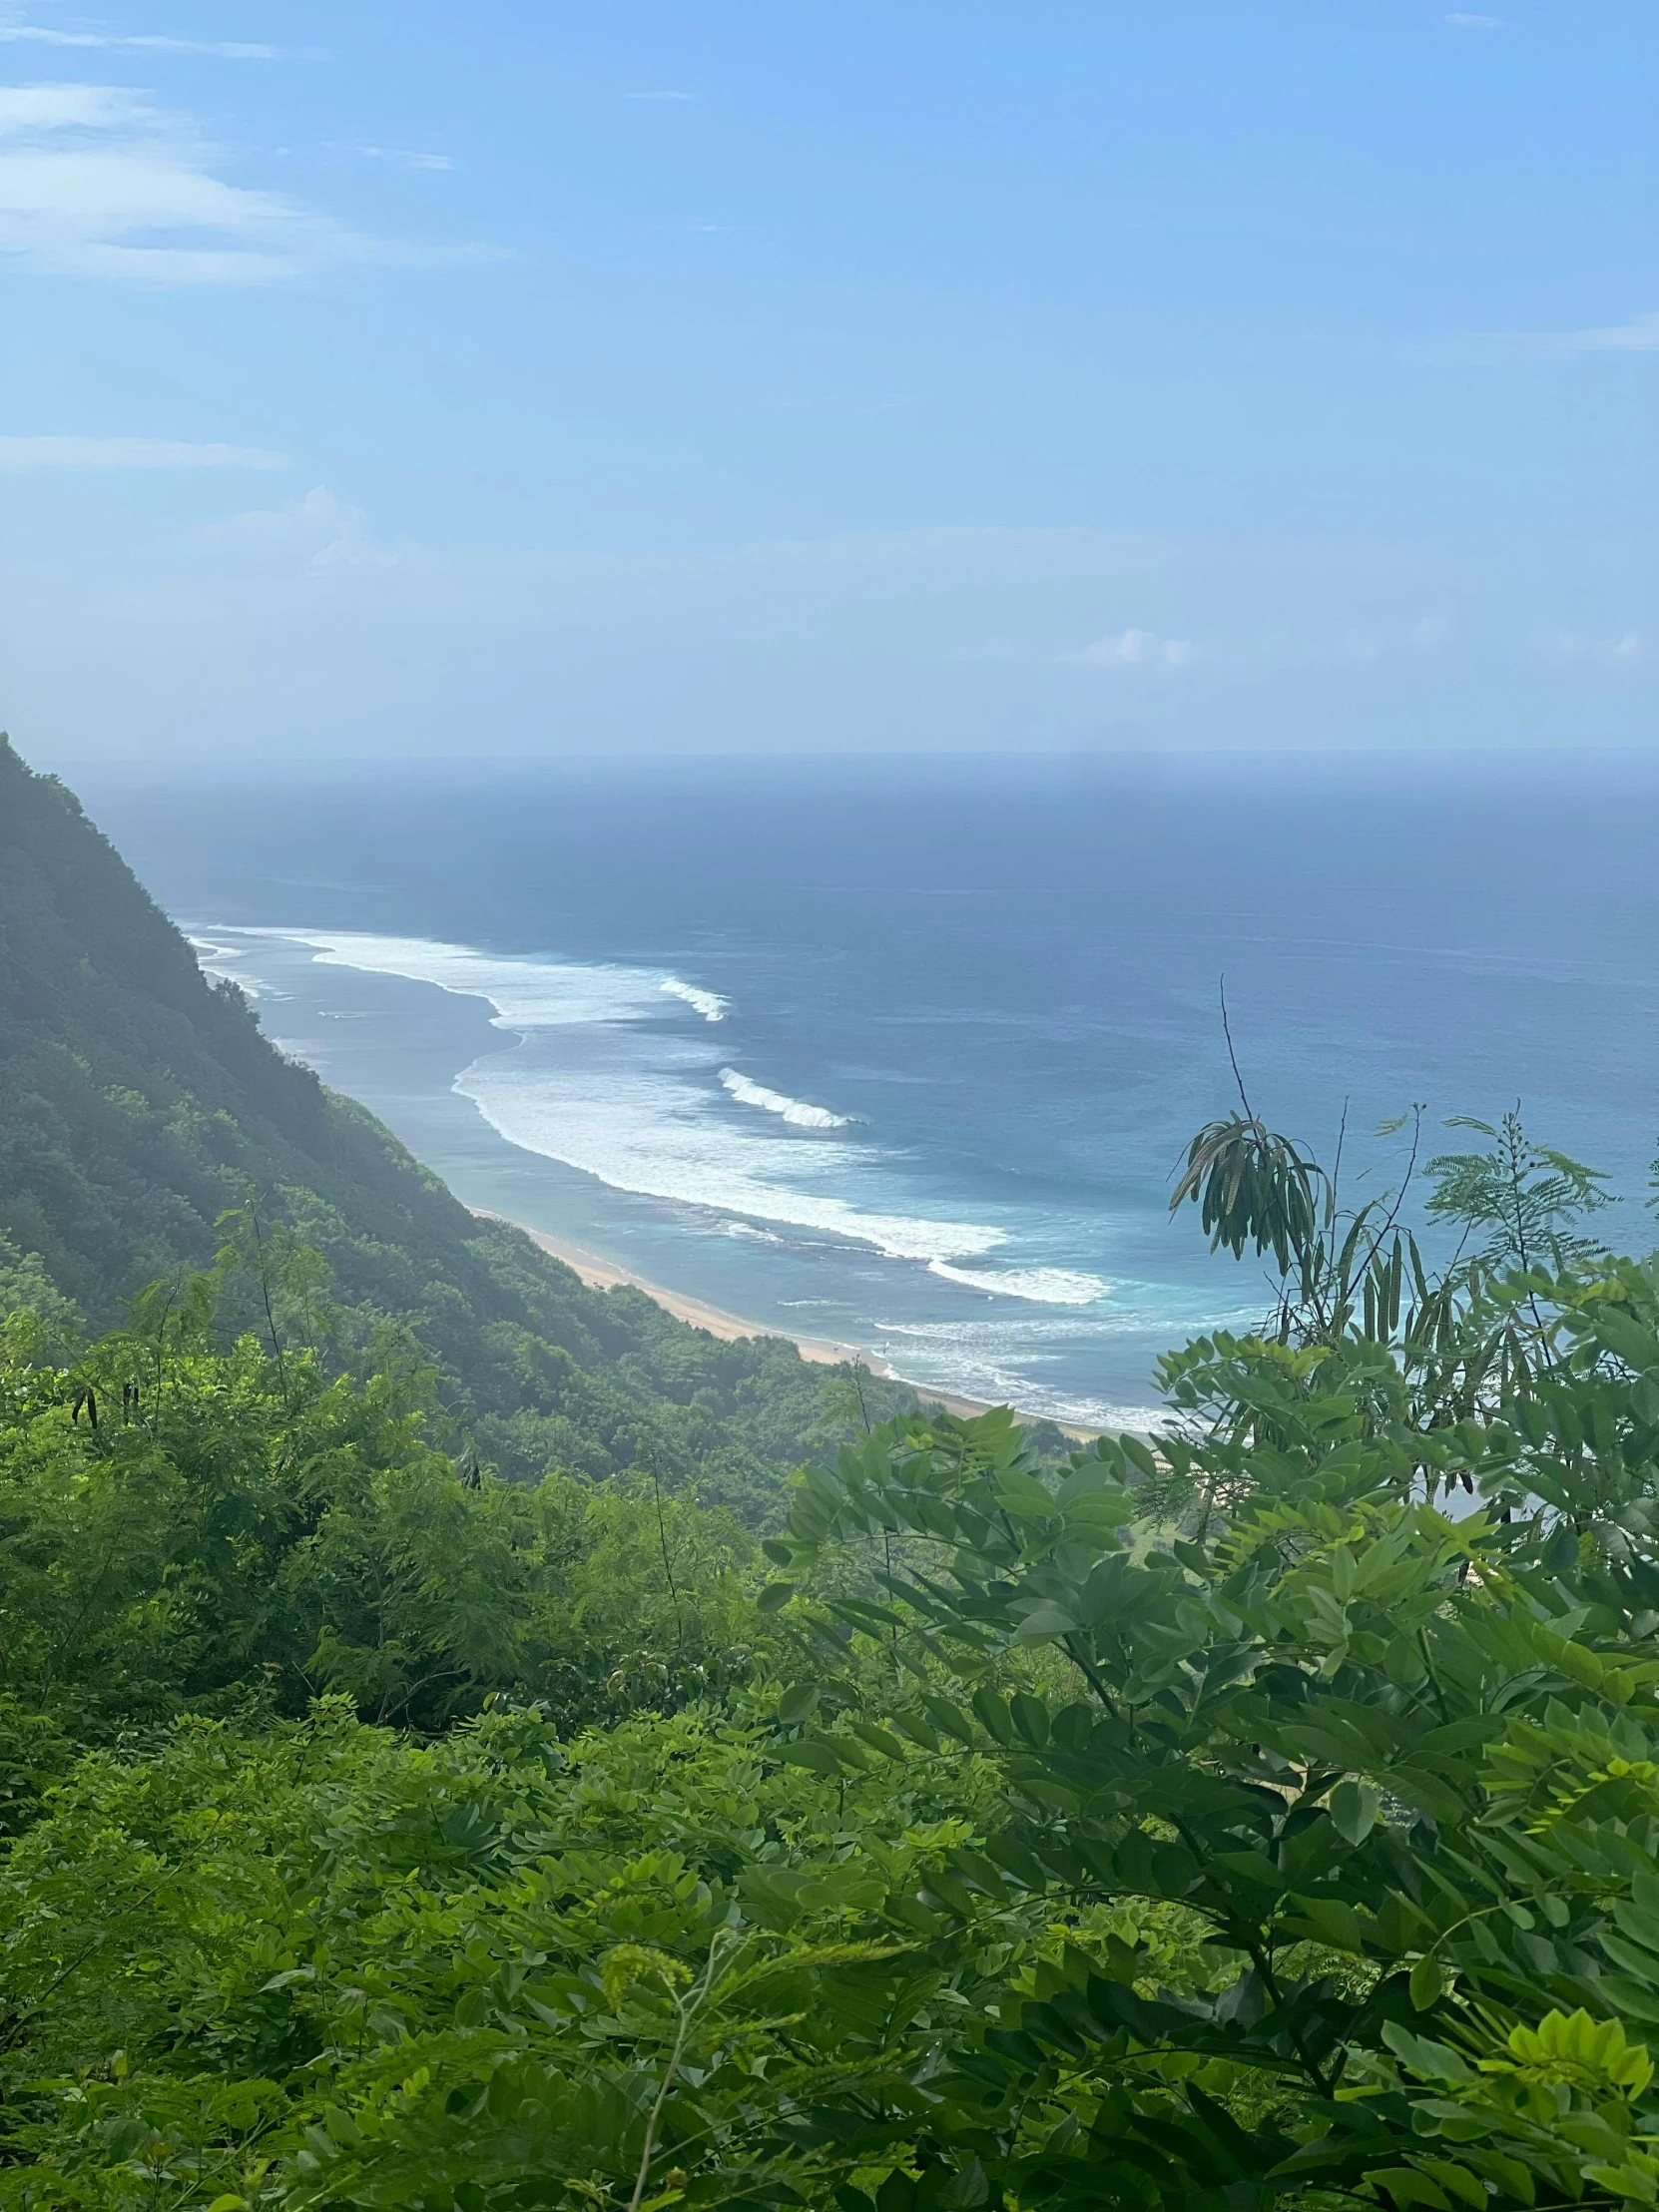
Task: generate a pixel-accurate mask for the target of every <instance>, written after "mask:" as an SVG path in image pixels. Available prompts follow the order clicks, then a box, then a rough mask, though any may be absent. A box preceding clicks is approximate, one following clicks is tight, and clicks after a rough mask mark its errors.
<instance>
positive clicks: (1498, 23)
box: [1446, 9, 1503, 31]
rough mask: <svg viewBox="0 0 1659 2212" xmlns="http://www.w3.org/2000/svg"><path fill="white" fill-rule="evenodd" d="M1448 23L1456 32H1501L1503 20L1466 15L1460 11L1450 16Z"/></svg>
mask: <svg viewBox="0 0 1659 2212" xmlns="http://www.w3.org/2000/svg"><path fill="white" fill-rule="evenodd" d="M1446 21H1447V22H1448V23H1449V24H1450V25H1451V27H1452V29H1453V30H1454V31H1501V30H1502V28H1503V18H1502V17H1501V16H1496V15H1465V14H1464V13H1463V12H1462V11H1461V10H1460V9H1459V10H1458V12H1457V13H1456V14H1455V15H1448V16H1447V17H1446Z"/></svg>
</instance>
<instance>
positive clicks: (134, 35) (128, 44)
mask: <svg viewBox="0 0 1659 2212" xmlns="http://www.w3.org/2000/svg"><path fill="white" fill-rule="evenodd" d="M25 44H28V45H32V46H75V47H117V48H121V49H124V50H127V51H130V52H135V53H145V54H212V55H216V56H217V57H218V58H219V59H220V60H221V61H233V62H274V61H277V60H278V59H279V58H280V54H281V49H280V48H279V47H276V46H256V45H250V44H248V43H246V42H245V41H243V40H241V39H202V38H166V37H163V36H160V35H159V34H155V33H149V32H121V31H55V30H49V29H47V28H46V26H45V25H44V24H39V23H7V24H0V45H6V46H21V45H25Z"/></svg>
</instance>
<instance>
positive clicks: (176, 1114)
mask: <svg viewBox="0 0 1659 2212" xmlns="http://www.w3.org/2000/svg"><path fill="white" fill-rule="evenodd" d="M251 1192H254V1193H257V1203H256V1205H255V1207H254V1210H253V1211H252V1212H250V1211H248V1205H249V1198H250V1193H251ZM235 1209H241V1210H242V1220H243V1227H242V1229H240V1230H238V1231H237V1232H236V1235H238V1236H240V1237H241V1238H242V1239H243V1242H244V1245H245V1246H246V1247H247V1249H245V1250H244V1251H243V1253H242V1255H241V1257H242V1259H243V1260H244V1261H245V1262H247V1263H249V1264H247V1265H245V1266H244V1267H242V1268H241V1269H240V1270H239V1272H238V1274H237V1277H236V1279H235V1280H234V1281H229V1282H228V1283H227V1292H228V1298H227V1303H226V1305H225V1309H224V1318H225V1320H226V1322H227V1324H228V1326H229V1328H230V1331H231V1333H232V1334H236V1333H239V1332H240V1331H241V1330H243V1329H250V1330H254V1331H256V1332H257V1333H258V1334H260V1335H261V1336H262V1337H263V1338H264V1339H265V1341H266V1343H267V1346H268V1349H269V1348H270V1347H271V1345H272V1342H273V1340H272V1335H271V1323H272V1319H273V1317H272V1315H271V1314H270V1313H268V1312H267V1301H266V1298H265V1294H264V1289H263V1287H262V1265H261V1256H260V1252H259V1250H258V1238H263V1239H264V1240H265V1242H266V1244H267V1246H268V1247H271V1248H274V1249H273V1250H271V1251H269V1252H268V1254H267V1258H268V1259H279V1258H280V1257H281V1252H282V1248H283V1247H284V1244H285V1246H286V1248H287V1250H288V1251H289V1253H290V1255H291V1252H292V1251H293V1250H296V1249H298V1248H301V1247H302V1248H305V1249H308V1250H309V1251H311V1252H313V1253H314V1254H316V1255H317V1256H318V1259H319V1261H320V1263H322V1264H324V1265H325V1266H326V1269H327V1271H328V1282H327V1285H326V1292H327V1300H328V1301H331V1306H330V1305H328V1304H326V1303H319V1301H320V1300H321V1297H322V1290H323V1285H322V1283H321V1280H320V1278H319V1279H318V1282H317V1283H316V1285H314V1286H313V1287H312V1290H311V1291H310V1292H309V1293H302V1292H301V1291H300V1289H299V1287H298V1286H296V1285H295V1284H294V1283H293V1281H292V1279H291V1271H290V1273H289V1279H288V1282H287V1290H286V1295H287V1296H288V1297H289V1298H290V1299H293V1300H296V1301H297V1307H296V1310H294V1311H288V1310H286V1309H284V1310H283V1312H281V1313H279V1314H278V1315H277V1317H276V1318H277V1323H278V1327H279V1331H280V1333H281V1334H282V1335H283V1336H284V1338H285V1336H287V1335H289V1334H291V1335H292V1336H293V1337H294V1340H295V1341H296V1342H298V1343H301V1344H303V1343H311V1342H317V1343H319V1344H325V1345H326V1348H327V1349H328V1351H329V1353H330V1355H331V1356H332V1357H334V1358H335V1359H337V1360H347V1359H350V1358H363V1357H368V1358H374V1357H377V1356H378V1354H377V1352H376V1349H375V1348H376V1344H377V1339H378V1338H379V1335H380V1333H381V1331H382V1329H383V1325H384V1324H385V1323H386V1322H387V1321H393V1322H395V1323H396V1324H398V1325H399V1326H401V1327H402V1328H404V1329H406V1330H408V1331H410V1332H412V1334H413V1336H414V1337H415V1339H416V1340H417V1342H418V1345H419V1347H420V1356H421V1358H422V1359H423V1360H424V1361H426V1362H427V1363H429V1364H430V1365H431V1366H432V1367H433V1368H434V1369H435V1371H436V1374H437V1378H438V1391H439V1396H440V1399H441V1402H442V1404H443V1406H444V1408H445V1410H446V1412H447V1413H448V1415H449V1418H450V1421H451V1423H452V1424H453V1447H454V1449H455V1450H456V1451H457V1452H459V1451H461V1450H463V1449H465V1450H471V1451H473V1452H475V1453H476V1454H478V1455H480V1456H482V1457H484V1458H487V1459H489V1460H491V1461H493V1462H494V1464H495V1465H497V1466H498V1467H500V1468H501V1470H502V1471H503V1473H504V1474H507V1475H510V1476H514V1477H517V1478H520V1479H524V1480H530V1481H534V1480H536V1479H538V1478H539V1477H540V1476H541V1475H542V1474H543V1473H544V1472H546V1471H547V1470H548V1469H549V1468H550V1467H562V1468H563V1469H565V1470H566V1471H567V1472H571V1473H583V1474H588V1475H592V1476H594V1477H599V1478H603V1477H607V1476H611V1475H615V1474H617V1473H619V1472H621V1471H622V1470H624V1469H626V1468H628V1467H630V1466H634V1465H637V1464H640V1463H643V1462H646V1461H649V1462H650V1463H651V1464H653V1465H655V1466H656V1467H657V1468H658V1471H659V1474H660V1476H661V1478H662V1479H663V1480H664V1481H665V1482H667V1483H668V1484H670V1486H673V1485H675V1484H678V1483H682V1482H695V1483H696V1484H697V1487H698V1488H699V1490H700V1491H701V1493H702V1494H703V1495H704V1496H705V1497H708V1498H711V1499H718V1500H719V1501H720V1502H722V1503H725V1504H727V1505H730V1506H731V1507H732V1508H733V1510H735V1511H736V1512H738V1513H740V1514H741V1515H743V1516H744V1517H745V1518H746V1519H748V1520H750V1521H751V1522H752V1523H754V1524H756V1525H761V1526H765V1525H770V1524H771V1523H772V1522H773V1521H775V1520H776V1518H777V1515H778V1511H779V1489H780V1485H781V1482H782V1480H783V1478H784V1477H785V1476H786V1475H787V1474H788V1472H789V1471H790V1469H791V1468H792V1467H794V1466H795V1465H797V1464H798V1463H799V1461H800V1460H801V1458H802V1457H803V1456H804V1455H805V1454H806V1453H807V1452H808V1451H809V1450H811V1449H812V1448H813V1442H814V1435H815V1431H816V1429H817V1426H818V1422H819V1418H820V1411H821V1408H820V1397H819V1392H820V1383H821V1379H822V1371H820V1370H815V1369H813V1368H811V1367H809V1366H808V1365H807V1364H806V1363H805V1362H804V1361H803V1360H802V1359H801V1357H800V1355H799V1354H798V1353H797V1351H796V1349H795V1347H794V1346H793V1345H791V1344H788V1343H786V1342H784V1341H782V1340H780V1339H776V1338H773V1339H764V1340H753V1339H752V1340H748V1341H745V1342H742V1343H737V1344H725V1343H719V1342H717V1341H715V1340H714V1339H713V1338H710V1337H708V1336H707V1335H705V1334H703V1333H702V1332H700V1331H696V1330H692V1329H689V1328H687V1327H686V1326H685V1325H684V1324H683V1323H681V1322H678V1321H675V1320H673V1319H672V1318H671V1317H670V1316H669V1315H667V1314H666V1313H664V1312H663V1310H662V1309H661V1308H660V1307H659V1306H657V1305H656V1304H655V1303H654V1302H653V1301H652V1300H650V1299H649V1298H646V1297H645V1296H644V1295H643V1294H642V1293H640V1292H638V1291H633V1290H619V1291H612V1292H598V1291H591V1290H588V1289H587V1288H586V1287H585V1286H584V1285H583V1284H581V1283H580V1282H579V1281H578V1280H577V1278H576V1276H575V1275H574V1274H572V1272H571V1271H570V1269H568V1268H566V1267H564V1266H563V1265H562V1264H561V1263H560V1262H559V1261H557V1260H554V1259H551V1258H549V1257H548V1256H547V1255H546V1254H545V1253H543V1252H541V1251H540V1250H538V1249H537V1247H536V1246H535V1245H533V1244H532V1243H531V1241H530V1240H529V1239H528V1238H527V1237H525V1236H524V1235H522V1234H521V1233H520V1232H519V1231H518V1230H516V1229H513V1228H511V1227H510V1226H508V1225H507V1224H505V1223H502V1222H495V1221H486V1220H481V1219H479V1218H478V1217H476V1216H474V1215H472V1214H470V1213H468V1212H467V1210H466V1209H465V1208H464V1207H463V1206H461V1205H459V1204H458V1203H457V1201H456V1200H455V1199H454V1198H453V1197H452V1196H451V1195H450V1193H449V1192H448V1191H447V1190H445V1189H444V1188H443V1186H442V1185H441V1184H440V1183H439V1182H438V1181H437V1179H436V1178H435V1177H434V1176H432V1175H430V1174H429V1173H428V1172H427V1171H426V1170H425V1169H423V1168H421V1167H420V1166H419V1165H418V1164H417V1163H416V1162H415V1161H414V1160H412V1159H411V1158H410V1157H409V1155H408V1154H407V1152H405V1151H404V1149H403V1147H402V1146H401V1145H400V1144H398V1142H397V1141H396V1139H395V1138H394V1137H393V1136H392V1135H391V1134H390V1132H389V1131H388V1130H386V1129H385V1128H383V1127H382V1126H381V1125H380V1124H379V1123H378V1122H377V1121H375V1120H374V1119H373V1117H372V1116H371V1115H369V1114H367V1113H365V1112H364V1110H363V1109H362V1108H361V1107H360V1106H358V1105H356V1104H354V1103H353V1102H352V1101H351V1100H349V1099H344V1098H340V1097H338V1096H336V1095H335V1094H334V1093H332V1092H330V1091H327V1090H325V1089H324V1088H323V1086H322V1085H321V1084H320V1083H319V1082H318V1081H317V1079H316V1077H315V1076H314V1075H313V1074H312V1072H311V1071H310V1069H308V1068H306V1067H303V1066H300V1065H299V1064H297V1063H296V1062H294V1061H291V1060H287V1059H285V1058H284V1057H283V1056H282V1055H281V1054H280V1053H278V1052H277V1051H276V1050H275V1049H274V1048H273V1047H272V1045H271V1044H270V1043H269V1042H268V1041H267V1039H266V1038H265V1037H264V1036H263V1035H262V1034H261V1031H260V1027H259V1021H258V1017H257V1015H256V1014H255V1012H254V1010H253V1009H252V1008H251V1007H250V1006H249V1004H248V1003H247V1001H246V999H245V998H244V997H243V994H242V993H241V992H240V991H239V990H238V989H237V988H236V986H235V985H234V984H231V983H210V982H209V981H208V980H207V978H206V977H205V976H204V975H203V974H202V971H201V969H200V968H199V966H198V965H197V961H196V957H195V954H194V953H193V952H192V951H191V948H190V946H189V945H188V944H187V943H186V941H185V939H184V938H183V937H182V936H181V935H180V933H179V931H178V930H177V929H176V928H175V927H174V926H173V924H172V923H171V922H170V921H169V920H168V918H167V916H166V915H165V914H163V913H162V912H161V911H160V909H159V908H158V907H157V906H156V905H155V904H154V902H153V901H152V900H151V899H150V898H149V897H148V896H147V895H146V894H145V892H144V891H143V890H142V889H141V887H140V886H139V884H138V883H137V882H136V881H135V880H134V878H133V876H132V874H131V872H130V871H129V870H128V868H127V867H126V866H125V864H124V863H123V862H122V860H121V858H120V856H119V855H118V854H117V853H116V852H115V851H114V850H113V849H112V848H111V846H110V845H109V844H108V842H107V841H106V840H105V839H104V838H103V837H102V836H100V835H99V833H98V831H97V830H95V829H94V828H93V827H92V825H91V824H90V823H89V822H88V821H87V820H86V818H85V816H84V815H83V814H82V812H81V810H80V807H79V806H78V804H77V803H76V801H75V799H74V798H73V796H72V795H71V794H70V793H69V792H68V791H66V790H65V789H64V788H63V786H62V785H61V784H59V783H58V782H57V781H56V779H54V778H51V777H42V776H35V775H32V774H31V773H30V772H29V770H28V769H26V768H25V767H24V765H23V763H22V762H21V761H20V760H19V759H18V756H17V754H16V753H15V752H14V751H13V750H12V748H11V746H10V745H9V744H8V743H7V742H6V741H5V739H4V738H3V737H0V1308H3V1307H4V1306H6V1305H7V1304H11V1303H19V1302H21V1303H25V1304H28V1305H29V1306H31V1307H32V1308H33V1309H34V1310H35V1311H36V1313H37V1314H38V1315H40V1316H41V1317H42V1319H43V1321H44V1322H46V1323H47V1324H48V1325H49V1326H50V1327H52V1328H58V1327H59V1323H60V1321H61V1319H62V1318H64V1317H66V1316H67V1315H68V1314H69V1313H70V1312H71V1311H72V1307H78V1308H79V1310H80V1311H81V1312H83V1313H84V1314H85V1315H86V1316H87V1317H88V1318H89V1320H90V1322H91V1324H92V1325H93V1327H94V1328H96V1329H100V1330H104V1329H109V1328H111V1327H113V1326H115V1325H116V1324H117V1323H118V1322H119V1321H120V1320H121V1319H122V1317H123V1314H124V1310H125V1305H126V1302H127V1301H128V1300H129V1299H131V1298H132V1297H134V1296H135V1295H137V1294H138V1293H140V1292H141V1291H143V1290H144V1288H145V1286H146V1285H147V1284H151V1283H154V1282H157V1281H166V1280H172V1279H175V1278H177V1277H178V1276H179V1275H180V1274H181V1272H184V1273H185V1274H190V1273H193V1272H198V1273H199V1272H201V1271H204V1270H206V1269H207V1268H208V1267H210V1266H211V1265H212V1264H213V1261H214V1258H215V1255H216V1252H217V1251H218V1249H219V1245H220V1242H221V1231H220V1229H219V1226H218V1225H219V1223H220V1222H221V1219H222V1217H223V1216H224V1215H225V1214H226V1213H227V1211H230V1210H235ZM256 1232H257V1236H256ZM19 1268H23V1269H28V1270H32V1271H34V1274H33V1276H32V1277H31V1280H30V1283H29V1286H28V1289H27V1295H26V1296H24V1295H22V1293H21V1290H20V1282H21V1279H20V1278H19V1276H18V1270H19ZM54 1301H56V1304H55V1305H54V1303H53V1302H54ZM307 1306H308V1307H309V1308H310V1309H311V1310H310V1311H308V1312H307V1311H305V1309H306V1308H307ZM60 1334H61V1331H60ZM864 1386H865V1389H866V1391H867V1392H869V1393H870V1398H871V1403H872V1407H873V1409H874V1410H875V1411H876V1412H877V1414H879V1415H884V1414H889V1413H891V1412H892V1411H894V1410H895V1409H896V1408H897V1407H898V1406H900V1405H907V1404H912V1403H913V1402H914V1400H913V1398H912V1397H911V1396H910V1394H909V1393H908V1392H905V1391H895V1390H894V1389H893V1388H892V1387H891V1386H890V1385H887V1384H883V1383H877V1382H874V1381H873V1380H871V1379H866V1381H865V1385H864Z"/></svg>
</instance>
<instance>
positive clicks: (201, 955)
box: [185, 937, 282, 998]
mask: <svg viewBox="0 0 1659 2212" xmlns="http://www.w3.org/2000/svg"><path fill="white" fill-rule="evenodd" d="M185 942H186V943H187V944H188V945H189V946H190V948H191V950H192V951H193V952H194V953H195V954H196V964H197V966H198V967H199V968H200V969H201V970H202V973H203V974H204V975H217V976H219V977H220V978H221V979H222V980H223V981H224V982H227V983H235V984H236V985H237V987H238V989H239V990H240V991H241V992H242V994H243V996H244V997H245V998H280V997H281V996H282V993H281V992H280V991H274V990H272V988H271V987H270V985H269V984H266V983H261V982H258V981H256V980H255V978H254V977H253V976H251V975H250V974H249V973H248V971H247V969H246V968H238V967H236V966H234V965H233V962H235V961H237V960H240V959H242V958H243V953H242V949H241V947H240V946H238V945H234V944H221V943H219V941H218V940H217V938H214V937H187V938H186V940H185Z"/></svg>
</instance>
